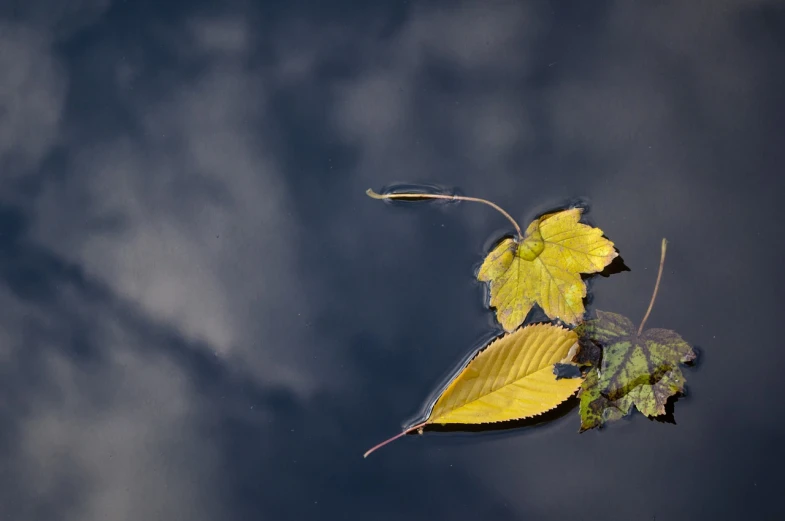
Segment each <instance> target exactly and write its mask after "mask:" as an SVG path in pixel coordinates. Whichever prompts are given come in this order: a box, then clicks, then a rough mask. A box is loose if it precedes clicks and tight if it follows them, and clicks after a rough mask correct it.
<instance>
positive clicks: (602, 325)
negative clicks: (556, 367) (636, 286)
mask: <svg viewBox="0 0 785 521" xmlns="http://www.w3.org/2000/svg"><path fill="white" fill-rule="evenodd" d="M666 245H667V241H666V240H665V239H663V240H662V256H661V257H660V268H659V271H658V273H657V282H656V283H655V285H654V293H653V294H652V296H651V301H650V302H649V308H648V309H647V310H646V315H644V317H643V320H642V321H641V325H640V327H638V328H637V329H636V328H635V326H634V325H633V323H632V321H630V319H628V318H627V317H625V316H623V315H619V314H616V313H608V312H606V311H597V318H596V319H594V320H587V321H586V322H584V323H583V324H581V326H580V328H579V329H580V331H579V334H580V335H581V337H582V345H584V344H583V342H585V341H591V342H593V343H596V344H599V345H601V346H602V361H601V362H600V365H599V367H596V366H595V367H594V368H593V369H592V370H591V371H589V373H588V375H586V379H585V380H584V381H583V384H582V386H581V391H580V399H581V406H580V411H581V431H585V430H587V429H591V428H594V427H599V426H601V425H602V424H604V423H606V422H609V421H613V420H618V419H619V418H621V417H623V416H626V415H627V414H629V412H630V410H631V409H632V406H633V405H634V406H635V408H636V409H638V410H639V411H640V412H642V413H643V414H645V415H646V416H650V417H651V416H659V415H662V414H665V404H666V403H667V401H668V398H670V397H671V396H673V395H675V394H676V393H683V392H684V384H685V383H686V379H685V378H684V375H683V374H682V372H681V368H680V367H679V364H685V363H689V362H692V361H693V360H695V358H696V354H695V351H694V350H693V349H692V347H691V346H690V344H688V343H687V342H686V341H684V339H683V338H682V337H681V336H679V334H678V333H676V332H675V331H671V330H670V329H648V330H646V331H644V330H643V326H644V325H645V324H646V320H647V319H648V318H649V314H650V313H651V310H652V308H653V307H654V300H655V299H656V298H657V291H658V290H659V287H660V280H661V279H662V267H663V265H664V263H665V250H666Z"/></svg>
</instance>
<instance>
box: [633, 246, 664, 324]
mask: <svg viewBox="0 0 785 521" xmlns="http://www.w3.org/2000/svg"><path fill="white" fill-rule="evenodd" d="M667 247H668V241H667V240H665V238H663V239H662V253H661V254H660V270H659V271H658V272H657V282H655V283H654V293H652V294H651V300H650V301H649V309H647V310H646V314H645V315H643V320H641V326H640V327H639V328H638V336H641V333H643V326H644V325H645V324H646V321H647V320H648V319H649V315H650V314H651V308H653V307H654V299H656V298H657V291H659V289H660V280H662V267H663V266H664V265H665V250H666V249H667Z"/></svg>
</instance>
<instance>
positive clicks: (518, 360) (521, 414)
mask: <svg viewBox="0 0 785 521" xmlns="http://www.w3.org/2000/svg"><path fill="white" fill-rule="evenodd" d="M577 343H578V335H576V334H575V333H574V332H573V331H571V330H569V329H565V328H563V327H560V326H554V325H552V324H533V325H530V326H526V327H523V328H520V329H518V330H516V331H515V332H513V333H510V334H507V335H505V336H503V337H501V338H498V339H496V340H494V341H493V342H491V343H490V344H489V345H488V347H486V348H485V349H484V350H483V351H481V352H480V353H479V354H478V355H477V356H476V357H474V359H473V360H472V361H471V362H469V364H468V365H467V366H466V367H465V368H464V369H463V371H461V372H460V373H459V374H458V376H457V377H455V379H454V380H453V381H452V382H450V385H448V386H447V388H446V389H445V390H444V392H442V394H441V395H440V396H439V398H438V399H437V400H436V403H435V404H434V406H433V409H432V410H431V414H430V416H429V417H428V419H427V420H425V421H424V422H422V423H419V424H417V425H414V426H412V427H409V428H408V429H406V430H405V431H403V432H402V433H400V434H398V435H397V436H393V437H392V438H390V439H389V440H386V441H384V442H382V443H380V444H378V445H376V446H375V447H373V448H372V449H370V450H369V451H368V452H366V453H365V456H368V454H370V453H371V452H373V451H375V450H376V449H378V448H379V447H382V446H384V445H386V444H387V443H390V442H391V441H393V440H396V439H398V438H400V437H401V436H403V435H405V434H407V433H409V432H412V431H414V430H417V429H419V428H422V427H424V426H425V425H428V424H434V423H438V424H447V423H452V424H456V423H457V424H476V423H493V422H502V421H507V420H517V419H523V418H530V417H532V416H537V415H540V414H542V413H544V412H546V411H549V410H551V409H553V408H554V407H556V406H557V405H559V404H560V403H562V402H563V401H565V400H566V399H567V398H569V397H570V396H572V395H573V394H575V392H576V391H577V390H578V387H580V385H581V382H582V381H583V379H582V378H561V379H558V380H557V379H556V375H555V374H554V365H555V364H557V363H559V362H570V361H571V359H572V357H573V356H574V354H575V352H576V349H577ZM573 348H575V349H573Z"/></svg>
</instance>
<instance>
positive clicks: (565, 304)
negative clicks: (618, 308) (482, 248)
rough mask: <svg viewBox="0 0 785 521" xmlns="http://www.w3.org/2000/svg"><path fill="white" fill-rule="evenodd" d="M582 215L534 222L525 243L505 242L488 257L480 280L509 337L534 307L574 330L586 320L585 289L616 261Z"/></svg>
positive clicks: (570, 213) (575, 212) (553, 216)
mask: <svg viewBox="0 0 785 521" xmlns="http://www.w3.org/2000/svg"><path fill="white" fill-rule="evenodd" d="M580 218H581V209H580V208H572V209H569V210H564V211H561V212H557V213H553V214H549V215H545V216H543V217H541V218H540V219H537V220H536V221H534V222H532V223H531V224H530V225H529V228H528V229H527V230H526V235H525V236H524V238H523V240H522V241H520V242H519V241H516V240H514V239H505V240H504V241H502V242H501V243H500V244H499V245H498V246H496V248H494V249H493V251H491V253H489V254H488V257H486V259H485V262H483V264H482V266H481V267H480V271H479V273H478V275H477V278H478V279H479V280H481V281H485V282H488V283H489V285H490V289H491V306H493V307H495V308H496V316H497V318H498V320H499V323H501V325H502V326H503V327H504V329H506V330H507V331H510V330H512V329H515V328H516V327H518V326H519V325H520V324H521V323H523V321H524V319H525V318H526V315H528V313H529V311H531V309H532V307H533V306H534V304H539V305H540V307H541V308H542V310H543V311H544V312H545V314H546V315H548V317H549V318H552V319H561V320H562V321H564V322H565V323H567V324H576V323H578V322H580V321H581V320H582V318H583V313H584V311H585V310H584V307H583V298H584V297H585V296H586V284H585V283H584V282H583V280H582V279H581V273H596V272H599V271H602V269H603V268H604V267H605V266H607V265H608V264H610V262H611V261H612V260H613V259H614V258H615V257H616V256H617V255H618V253H617V252H616V250H615V248H614V247H613V243H612V242H611V241H609V240H608V239H606V238H605V237H603V235H602V230H600V229H599V228H593V227H591V226H588V225H586V224H582V223H580V222H579V220H580Z"/></svg>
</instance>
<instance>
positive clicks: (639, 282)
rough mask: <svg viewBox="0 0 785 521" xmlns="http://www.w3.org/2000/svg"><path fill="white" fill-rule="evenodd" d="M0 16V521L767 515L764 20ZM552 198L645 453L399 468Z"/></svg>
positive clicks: (457, 440) (393, 14) (771, 474)
mask: <svg viewBox="0 0 785 521" xmlns="http://www.w3.org/2000/svg"><path fill="white" fill-rule="evenodd" d="M643 4H644V3H640V2H635V3H633V2H623V1H618V2H604V1H598V2H482V3H481V2H411V3H403V2H393V1H390V2H369V3H362V2H346V1H344V2H314V3H311V4H308V3H287V2H253V1H230V2H220V3H219V2H216V3H214V4H209V3H206V2H168V3H158V2H152V1H136V2H120V1H118V0H115V1H112V0H79V1H75V2H67V3H62V2H54V1H53V0H48V1H47V0H28V1H26V2H22V1H16V0H11V1H10V2H2V3H0V71H1V72H0V179H1V180H2V184H1V185H0V276H1V277H2V284H0V309H2V313H0V321H1V322H0V457H2V469H3V470H2V473H0V519H3V520H6V519H7V520H9V521H10V520H14V521H17V520H19V521H51V520H62V521H98V520H101V521H120V520H159V519H160V520H168V521H171V520H188V521H202V520H222V521H230V520H238V521H239V520H251V519H260V520H270V521H277V520H306V519H324V520H339V519H341V520H360V519H362V520H372V521H383V520H396V521H400V520H402V519H405V520H434V519H445V520H446V519H449V520H451V521H462V520H475V521H476V520H490V519H494V520H500V519H532V520H581V519H585V520H596V519H604V520H620V521H622V520H631V519H636V520H653V519H657V520H696V519H712V520H716V519H729V520H735V519H742V518H744V519H776V518H779V517H780V516H781V515H782V497H781V493H782V490H783V487H784V486H785V477H783V473H782V464H783V462H785V448H784V447H785V444H783V439H784V437H785V421H784V420H783V414H782V413H783V405H782V403H783V402H782V383H781V382H782V372H783V368H782V365H781V358H782V357H781V353H782V352H783V341H782V338H781V337H782V335H781V333H780V332H779V326H780V324H781V323H782V317H783V311H784V310H785V305H784V304H783V290H785V277H783V266H782V259H783V246H782V239H783V224H782V223H783V218H782V215H781V213H782V212H781V210H780V209H781V201H782V199H783V195H782V194H783V188H784V185H785V183H783V181H782V179H783V178H782V175H783V165H785V97H784V96H783V92H785V68H784V67H783V63H785V62H783V58H784V57H785V36H784V35H785V3H783V2H782V1H765V0H757V1H742V0H721V1H715V2H708V1H706V2H679V1H664V2H646V3H645V4H646V5H643ZM395 183H414V184H433V185H437V186H440V187H444V188H446V189H449V190H453V189H456V190H459V191H460V192H461V193H464V194H467V195H473V196H478V197H485V198H488V199H491V200H493V201H495V202H496V203H498V204H499V205H501V206H502V207H503V208H506V209H507V210H509V211H510V212H511V213H512V214H513V215H514V216H515V218H516V219H518V220H519V221H520V222H521V223H522V224H523V225H524V226H525V225H526V224H527V223H528V222H529V220H530V219H531V218H533V217H534V216H536V215H538V214H539V213H541V212H543V211H545V210H548V209H551V208H556V207H560V206H563V205H565V204H570V203H576V202H585V203H587V204H588V205H589V207H590V212H589V214H588V215H587V219H588V221H589V222H591V223H593V224H595V225H597V226H600V227H601V228H602V229H603V230H604V231H605V232H606V233H607V235H608V236H609V237H610V238H611V239H612V240H613V241H614V242H615V243H616V244H617V245H618V247H619V249H620V250H621V254H622V256H623V258H624V261H625V263H626V265H627V266H629V267H630V268H631V271H628V272H623V273H620V274H616V275H613V276H611V277H609V278H602V277H597V278H595V279H593V282H592V286H591V287H592V291H593V300H592V302H591V306H590V309H592V310H593V309H598V308H599V309H603V310H608V311H615V312H619V313H623V314H625V315H627V316H629V317H630V318H631V319H633V320H634V321H636V322H637V321H639V320H640V318H641V317H642V315H643V314H644V312H645V310H646V306H647V304H648V300H649V296H650V294H651V290H652V287H653V285H654V279H655V276H656V269H657V264H658V260H659V248H660V240H661V238H662V237H667V238H668V240H669V242H670V244H669V251H668V259H667V262H666V269H665V274H664V278H663V283H662V287H661V290H660V295H659V298H658V301H657V304H656V306H655V308H654V312H653V314H652V316H651V318H650V320H649V322H648V325H649V326H650V327H664V328H669V329H674V330H676V331H678V332H679V333H681V334H682V335H683V337H684V338H685V339H687V340H688V341H689V342H691V343H693V344H695V345H697V346H698V348H699V350H700V360H699V363H698V365H697V366H696V367H694V368H691V369H687V370H686V371H685V374H686V376H687V381H688V396H687V397H685V398H682V399H681V400H679V401H678V402H677V403H676V405H675V421H676V424H675V425H674V424H670V423H661V422H656V421H650V420H648V419H646V418H644V417H643V416H641V415H639V414H636V415H634V416H631V417H630V418H628V419H626V420H624V421H621V422H618V423H617V424H614V425H612V426H611V427H610V428H607V429H604V430H602V431H599V432H595V431H593V432H588V433H585V434H581V435H579V434H578V433H577V431H578V426H579V419H578V416H577V410H572V411H570V412H569V414H567V415H566V416H563V417H561V418H559V419H557V420H555V421H553V422H551V423H548V424H545V425H542V426H537V427H533V428H524V429H516V430H508V431H501V432H492V433H479V434H478V433H443V432H436V433H434V432H431V433H426V435H424V436H421V437H416V436H410V437H406V438H404V439H402V440H398V441H397V442H395V443H394V444H392V445H390V446H388V447H385V448H384V449H382V450H380V451H379V452H378V453H376V454H374V455H372V456H371V457H370V458H368V459H367V460H363V458H362V453H363V452H364V451H365V450H366V449H368V448H369V447H370V446H372V445H374V444H375V443H377V442H379V441H381V440H382V439H384V438H386V437H388V436H390V435H392V434H395V433H396V432H398V431H399V430H400V428H401V426H402V425H403V424H404V423H405V422H406V421H407V420H409V419H412V418H413V417H414V416H416V415H417V413H418V411H420V410H421V408H422V406H423V405H424V403H425V402H426V400H427V398H428V397H429V396H431V394H432V393H433V392H434V390H435V389H436V388H437V387H438V386H439V385H440V384H441V383H442V382H443V381H444V379H445V378H446V377H448V376H449V374H450V371H451V370H452V369H453V368H455V367H456V366H457V365H458V364H459V363H460V362H461V360H463V359H465V357H466V356H467V355H468V354H469V353H471V351H472V350H473V349H475V348H477V347H478V346H479V345H480V344H481V343H482V342H483V341H485V340H487V339H488V338H490V337H492V336H493V335H495V334H497V333H498V332H499V328H498V326H497V325H496V324H495V322H494V319H493V316H492V314H491V313H490V312H489V311H488V310H487V309H485V307H484V300H483V299H484V289H483V287H482V286H481V285H480V284H478V283H477V282H475V280H474V270H475V269H476V267H477V266H478V264H479V262H480V261H481V260H482V258H483V255H484V253H485V252H486V251H487V248H489V247H490V246H491V245H492V244H493V242H494V241H495V240H498V239H499V238H500V237H501V236H502V235H504V234H505V233H509V232H510V231H511V229H510V226H509V224H508V223H507V222H506V221H505V220H504V219H503V218H502V217H501V216H500V215H498V214H496V213H495V212H493V211H492V210H491V209H489V208H486V207H483V206H481V205H473V204H448V205H438V204H427V203H426V204H408V205H406V204H394V205H390V204H384V203H382V202H380V201H374V200H371V199H369V198H368V197H367V196H366V195H365V190H366V189H367V188H369V187H372V188H374V189H376V190H381V189H383V188H384V187H385V186H390V185H392V184H395Z"/></svg>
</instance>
